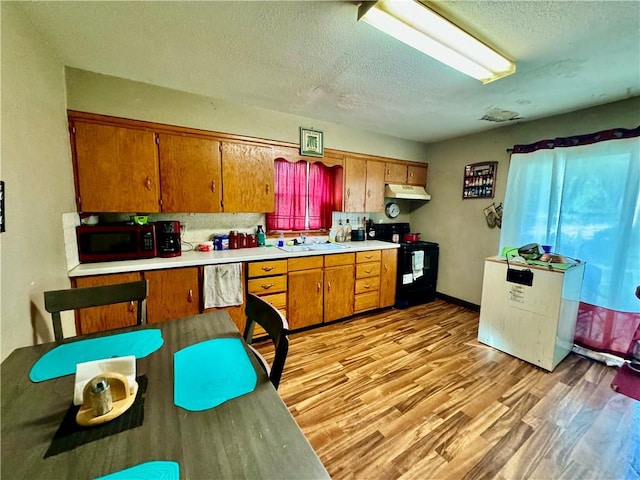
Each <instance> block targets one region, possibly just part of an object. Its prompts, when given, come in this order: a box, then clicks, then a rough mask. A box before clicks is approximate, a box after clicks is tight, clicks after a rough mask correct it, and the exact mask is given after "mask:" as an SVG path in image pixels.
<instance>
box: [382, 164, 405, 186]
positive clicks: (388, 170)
mask: <svg viewBox="0 0 640 480" xmlns="http://www.w3.org/2000/svg"><path fill="white" fill-rule="evenodd" d="M384 181H385V182H386V183H398V184H401V185H403V184H405V183H406V182H407V166H406V165H403V164H402V163H385V164H384Z"/></svg>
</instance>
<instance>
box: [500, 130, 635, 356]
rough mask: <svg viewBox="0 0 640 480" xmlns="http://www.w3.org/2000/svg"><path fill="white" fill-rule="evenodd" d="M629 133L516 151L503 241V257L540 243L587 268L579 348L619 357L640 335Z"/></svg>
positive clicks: (632, 144) (632, 146)
mask: <svg viewBox="0 0 640 480" xmlns="http://www.w3.org/2000/svg"><path fill="white" fill-rule="evenodd" d="M630 132H631V133H629V134H628V135H629V136H628V138H627V137H626V136H623V134H620V135H619V136H622V138H620V139H617V136H613V139H608V137H607V135H606V134H607V133H609V132H600V135H599V137H605V138H604V140H606V141H602V140H599V139H598V137H597V136H596V134H594V135H593V141H586V142H585V141H580V140H581V139H579V138H576V139H575V143H576V145H572V144H571V143H573V142H565V143H569V145H566V146H565V145H564V144H561V145H557V143H558V142H561V141H562V140H564V139H556V141H555V142H554V141H548V142H545V143H549V145H545V146H543V147H541V148H537V149H536V148H533V147H534V146H532V148H531V150H530V151H524V152H516V150H515V147H514V152H516V153H514V154H513V155H512V156H511V165H510V167H509V176H508V179H507V191H506V195H505V202H504V216H503V219H502V232H501V235H500V249H502V248H503V247H517V246H521V245H524V244H527V243H532V242H534V243H539V244H546V245H553V247H554V248H553V251H554V252H557V253H559V254H561V255H566V256H569V257H573V258H578V259H580V260H583V261H586V268H585V276H584V281H583V284H582V292H581V301H582V304H581V306H580V312H581V313H580V314H579V317H578V325H577V327H576V343H579V344H581V345H583V346H587V347H591V348H596V349H598V350H602V351H609V352H613V353H619V354H624V353H625V351H626V349H627V348H628V347H629V344H630V341H631V339H632V338H633V336H634V332H636V330H637V331H638V333H637V334H636V335H638V334H640V314H639V313H638V312H640V302H638V299H637V298H636V297H635V289H636V286H637V285H639V284H640V248H638V245H640V187H639V186H640V138H639V137H638V133H634V132H633V131H630ZM585 137H587V136H585ZM571 140H573V138H572V139H571ZM540 143H542V142H540ZM554 143H556V145H555V146H554ZM516 147H519V146H516ZM559 147H562V148H559ZM594 312H595V313H594Z"/></svg>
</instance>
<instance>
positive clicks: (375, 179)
mask: <svg viewBox="0 0 640 480" xmlns="http://www.w3.org/2000/svg"><path fill="white" fill-rule="evenodd" d="M363 211H364V212H383V211H384V163H382V162H378V161H375V160H367V196H366V199H365V205H364V210H363Z"/></svg>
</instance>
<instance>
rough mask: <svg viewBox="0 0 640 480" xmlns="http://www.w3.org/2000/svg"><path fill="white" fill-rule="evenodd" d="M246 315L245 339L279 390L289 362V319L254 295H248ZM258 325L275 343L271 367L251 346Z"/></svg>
mask: <svg viewBox="0 0 640 480" xmlns="http://www.w3.org/2000/svg"><path fill="white" fill-rule="evenodd" d="M245 313H246V314H247V324H246V326H245V329H244V335H243V336H244V339H245V341H246V342H247V344H248V345H249V347H250V348H251V350H252V351H253V353H254V355H255V357H256V359H257V360H258V362H259V363H260V365H262V368H264V370H265V372H266V373H267V375H268V376H269V380H271V383H273V386H274V387H275V388H276V389H277V388H278V386H279V385H280V379H281V378H282V372H283V370H284V363H285V361H286V360H287V353H288V352H289V338H288V337H287V334H288V333H289V324H288V323H287V319H286V318H285V317H284V315H282V313H280V311H279V310H278V309H277V308H276V307H274V306H273V305H271V304H270V303H268V302H266V301H265V300H263V299H262V298H260V297H258V296H257V295H254V294H252V293H249V294H247V304H246V306H245ZM256 324H258V325H260V326H261V327H262V328H263V329H264V330H265V332H267V335H268V336H269V338H270V339H271V341H272V342H273V346H274V348H275V355H274V357H273V362H271V365H269V362H267V360H266V359H265V358H264V357H263V356H262V355H261V354H260V352H258V351H257V350H256V349H255V348H253V347H252V346H251V342H253V331H254V328H255V325H256Z"/></svg>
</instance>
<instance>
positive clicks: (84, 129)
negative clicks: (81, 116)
mask: <svg viewBox="0 0 640 480" xmlns="http://www.w3.org/2000/svg"><path fill="white" fill-rule="evenodd" d="M71 135H72V140H73V152H74V168H75V172H76V201H77V205H78V211H80V212H141V213H142V212H145V213H146V212H159V211H160V203H159V200H160V183H159V176H158V150H157V145H156V142H155V134H154V133H153V132H151V131H148V130H144V129H136V128H126V127H117V126H111V125H102V124H97V123H91V122H83V121H79V120H74V121H73V122H72V124H71Z"/></svg>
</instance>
